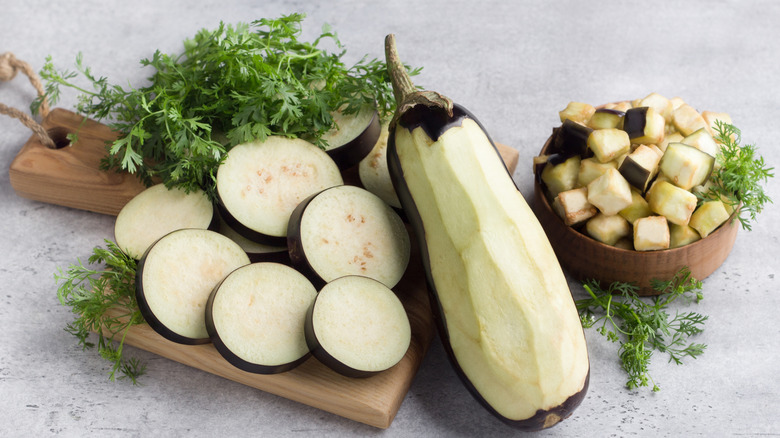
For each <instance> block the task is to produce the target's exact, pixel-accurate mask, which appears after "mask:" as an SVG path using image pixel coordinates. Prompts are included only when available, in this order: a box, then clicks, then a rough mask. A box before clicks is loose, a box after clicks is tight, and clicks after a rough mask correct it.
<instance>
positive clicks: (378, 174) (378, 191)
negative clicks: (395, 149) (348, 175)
mask: <svg viewBox="0 0 780 438" xmlns="http://www.w3.org/2000/svg"><path fill="white" fill-rule="evenodd" d="M387 132H388V124H387V123H384V124H382V130H381V132H380V134H379V139H378V140H377V142H376V144H375V145H374V148H373V149H372V150H371V153H369V154H368V155H367V156H366V158H363V160H361V161H360V164H359V165H358V176H359V177H360V183H361V184H363V187H365V189H366V190H368V191H369V192H371V193H373V194H375V195H377V196H379V197H380V198H381V199H382V200H383V201H385V202H386V203H387V204H388V205H390V206H391V207H393V208H396V209H400V208H401V201H399V200H398V195H396V193H395V188H393V181H392V180H391V179H390V172H389V171H388V170H387Z"/></svg>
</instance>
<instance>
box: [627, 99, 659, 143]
mask: <svg viewBox="0 0 780 438" xmlns="http://www.w3.org/2000/svg"><path fill="white" fill-rule="evenodd" d="M623 130H624V131H626V132H627V133H628V136H629V137H630V138H631V143H635V144H658V143H660V142H661V141H663V139H664V135H666V119H664V117H663V116H662V115H661V114H659V113H658V112H657V111H656V110H655V109H654V108H653V107H649V106H642V107H637V108H631V109H630V110H628V111H626V115H625V116H624V117H623Z"/></svg>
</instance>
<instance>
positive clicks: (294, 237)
mask: <svg viewBox="0 0 780 438" xmlns="http://www.w3.org/2000/svg"><path fill="white" fill-rule="evenodd" d="M334 187H340V186H334ZM332 188H333V187H330V188H328V189H324V190H321V191H319V192H317V193H314V194H311V195H309V196H308V197H307V198H306V199H304V200H303V201H301V202H300V203H299V204H298V206H297V207H295V209H294V210H293V212H292V214H291V215H290V221H289V222H288V223H287V253H288V255H289V258H290V263H291V266H292V267H293V268H295V269H296V270H297V271H298V272H300V273H301V274H303V276H304V277H306V278H307V279H308V280H309V281H310V282H311V284H313V285H314V288H315V289H317V290H320V289H322V287H323V286H325V283H327V282H326V281H325V279H323V278H322V277H321V276H320V274H318V273H317V271H315V270H314V268H313V267H312V266H311V264H310V263H309V259H308V258H307V257H306V251H305V250H304V248H303V243H302V241H301V221H302V220H303V213H304V212H305V211H306V207H308V206H309V204H310V203H311V201H312V200H313V199H314V198H315V197H316V196H317V195H319V194H320V193H322V192H324V191H325V190H329V189H332Z"/></svg>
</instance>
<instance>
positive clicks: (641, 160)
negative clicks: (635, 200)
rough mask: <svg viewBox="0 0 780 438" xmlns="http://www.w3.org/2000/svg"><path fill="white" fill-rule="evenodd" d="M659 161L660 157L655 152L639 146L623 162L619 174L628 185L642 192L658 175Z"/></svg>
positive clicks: (647, 147)
mask: <svg viewBox="0 0 780 438" xmlns="http://www.w3.org/2000/svg"><path fill="white" fill-rule="evenodd" d="M660 161H661V156H660V155H658V153H657V152H655V151H654V150H653V149H652V148H650V147H649V146H645V145H643V144H641V145H639V146H638V147H637V148H636V149H634V152H631V153H630V154H629V155H628V156H627V157H626V158H625V159H624V160H623V163H622V164H621V165H620V174H621V175H623V177H624V178H625V179H626V181H628V182H629V184H631V185H632V186H634V187H636V188H637V189H639V190H640V191H642V192H644V191H645V190H647V187H648V185H649V184H650V181H652V180H653V177H655V175H656V174H657V173H658V163H659V162H660Z"/></svg>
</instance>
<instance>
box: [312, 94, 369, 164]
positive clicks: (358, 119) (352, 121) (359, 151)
mask: <svg viewBox="0 0 780 438" xmlns="http://www.w3.org/2000/svg"><path fill="white" fill-rule="evenodd" d="M331 116H332V117H333V122H334V123H335V126H334V128H333V129H331V130H330V131H328V132H326V133H325V134H323V136H322V137H321V139H322V140H324V141H325V142H326V143H327V146H326V147H325V150H326V151H327V153H328V155H330V157H331V158H333V161H335V162H336V164H337V165H338V167H339V169H342V170H345V169H349V168H350V167H352V166H354V165H356V164H358V163H359V162H360V160H362V159H363V158H365V157H366V155H368V154H369V153H370V152H371V150H372V149H373V148H374V144H376V142H377V140H378V139H379V135H380V123H379V114H378V113H377V111H376V109H375V108H373V107H370V106H365V107H363V108H361V109H360V110H359V111H358V112H356V113H352V114H344V113H343V112H342V111H335V112H333V113H332V114H331Z"/></svg>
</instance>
